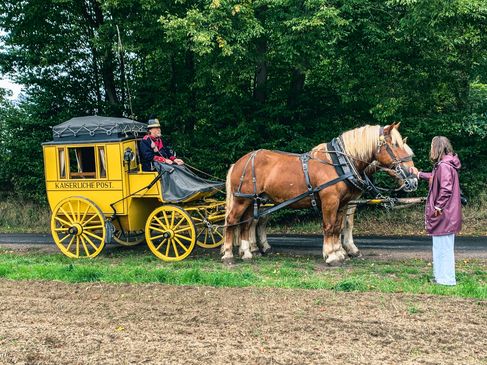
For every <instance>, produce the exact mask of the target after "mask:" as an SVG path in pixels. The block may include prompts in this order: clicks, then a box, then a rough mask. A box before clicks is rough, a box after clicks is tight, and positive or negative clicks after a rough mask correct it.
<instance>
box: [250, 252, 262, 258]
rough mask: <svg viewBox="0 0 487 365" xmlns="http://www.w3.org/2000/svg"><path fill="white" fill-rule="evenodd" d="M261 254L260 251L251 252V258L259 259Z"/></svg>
mask: <svg viewBox="0 0 487 365" xmlns="http://www.w3.org/2000/svg"><path fill="white" fill-rule="evenodd" d="M261 256H262V254H261V253H260V251H252V257H261Z"/></svg>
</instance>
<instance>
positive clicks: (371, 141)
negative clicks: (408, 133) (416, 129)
mask: <svg viewBox="0 0 487 365" xmlns="http://www.w3.org/2000/svg"><path fill="white" fill-rule="evenodd" d="M390 134H391V138H392V143H393V144H395V145H397V146H398V147H400V148H404V149H405V150H406V152H407V153H408V154H410V155H413V151H412V150H411V148H410V147H409V146H408V145H407V144H406V143H404V141H403V139H402V137H401V134H400V133H399V131H398V130H397V129H396V128H392V129H391V130H390ZM379 135H380V126H379V125H365V126H363V127H360V128H356V129H352V130H350V131H347V132H344V133H343V134H342V140H343V144H344V146H343V147H345V152H346V153H348V154H349V155H351V156H353V157H355V158H356V159H359V160H362V161H370V160H372V157H373V154H374V151H375V149H376V148H377V146H378V143H379ZM311 151H312V152H314V153H316V152H319V151H323V152H326V143H322V144H319V145H318V146H315V147H314V148H313V149H312V150H311Z"/></svg>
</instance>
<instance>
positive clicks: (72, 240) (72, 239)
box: [66, 236, 75, 251]
mask: <svg viewBox="0 0 487 365" xmlns="http://www.w3.org/2000/svg"><path fill="white" fill-rule="evenodd" d="M67 237H69V236H67ZM74 237H75V236H73V237H72V238H71V240H70V241H69V243H68V246H67V247H66V251H69V249H70V248H71V245H72V244H73V242H74Z"/></svg>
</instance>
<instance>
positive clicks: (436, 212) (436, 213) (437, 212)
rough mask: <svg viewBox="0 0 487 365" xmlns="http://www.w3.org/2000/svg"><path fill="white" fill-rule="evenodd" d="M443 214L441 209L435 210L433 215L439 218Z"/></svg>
mask: <svg viewBox="0 0 487 365" xmlns="http://www.w3.org/2000/svg"><path fill="white" fill-rule="evenodd" d="M442 214H443V211H442V210H441V209H438V208H435V212H434V213H433V215H434V216H435V217H438V216H440V215H442Z"/></svg>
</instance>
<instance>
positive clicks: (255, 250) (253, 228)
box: [242, 219, 260, 256]
mask: <svg viewBox="0 0 487 365" xmlns="http://www.w3.org/2000/svg"><path fill="white" fill-rule="evenodd" d="M259 222H260V219H253V220H252V222H251V224H250V235H249V236H250V237H249V238H250V239H249V243H250V252H251V253H252V256H260V250H259V246H258V242H257V227H258V226H259ZM242 254H243V253H242Z"/></svg>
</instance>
